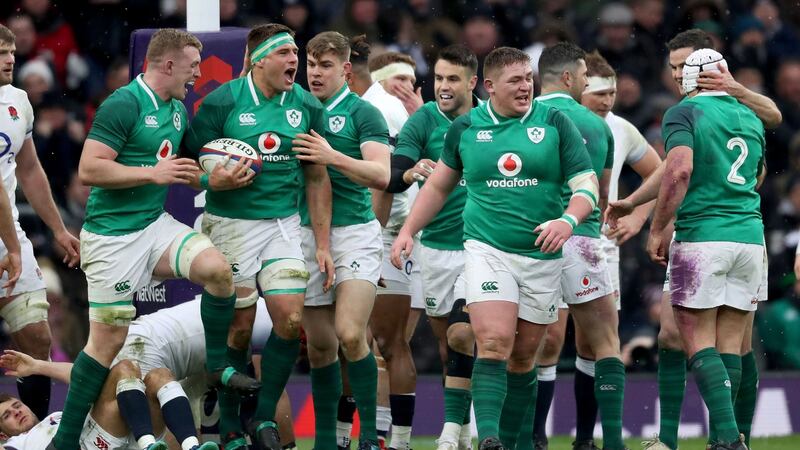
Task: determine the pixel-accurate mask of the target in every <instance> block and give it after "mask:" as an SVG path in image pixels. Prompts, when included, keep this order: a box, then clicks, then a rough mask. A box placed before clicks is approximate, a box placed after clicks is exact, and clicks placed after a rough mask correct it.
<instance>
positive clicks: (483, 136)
mask: <svg viewBox="0 0 800 450" xmlns="http://www.w3.org/2000/svg"><path fill="white" fill-rule="evenodd" d="M475 141H476V142H492V130H481V131H478V134H477V136H476V137H475Z"/></svg>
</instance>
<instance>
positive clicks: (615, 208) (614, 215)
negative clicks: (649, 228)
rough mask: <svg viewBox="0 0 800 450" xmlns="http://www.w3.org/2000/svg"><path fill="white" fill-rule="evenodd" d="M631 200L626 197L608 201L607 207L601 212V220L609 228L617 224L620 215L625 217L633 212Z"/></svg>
mask: <svg viewBox="0 0 800 450" xmlns="http://www.w3.org/2000/svg"><path fill="white" fill-rule="evenodd" d="M633 209H634V206H633V202H631V201H630V200H628V199H622V200H617V201H615V202H610V203H609V204H608V208H606V210H605V212H603V216H604V217H603V221H604V222H605V223H607V224H608V225H609V226H610V227H611V228H614V227H616V226H617V221H618V220H619V219H620V217H625V216H627V215H629V214H630V213H632V212H633Z"/></svg>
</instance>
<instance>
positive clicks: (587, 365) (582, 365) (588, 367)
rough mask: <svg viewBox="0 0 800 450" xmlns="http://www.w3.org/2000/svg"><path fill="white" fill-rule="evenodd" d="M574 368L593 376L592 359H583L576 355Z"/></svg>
mask: <svg viewBox="0 0 800 450" xmlns="http://www.w3.org/2000/svg"><path fill="white" fill-rule="evenodd" d="M575 368H576V369H577V370H580V371H581V372H583V373H585V374H586V375H589V376H590V377H592V378H594V361H592V360H591V359H583V358H581V357H580V356H576V357H575Z"/></svg>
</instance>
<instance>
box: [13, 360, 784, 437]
mask: <svg viewBox="0 0 800 450" xmlns="http://www.w3.org/2000/svg"><path fill="white" fill-rule="evenodd" d="M798 386H800V374H798V373H791V374H773V373H765V374H762V376H761V381H760V385H759V391H758V400H757V402H756V411H755V416H754V417H753V435H754V436H783V435H788V434H797V433H800V408H798V407H797V406H796V405H800V389H798ZM286 389H287V392H288V393H289V397H290V399H291V403H292V413H293V417H294V426H295V434H296V435H297V436H298V437H301V438H303V437H312V436H313V433H314V411H313V404H312V402H311V382H310V380H309V378H308V377H305V376H294V377H292V379H291V380H290V381H289V384H288V386H287V387H286ZM0 392H6V393H8V394H11V395H16V386H15V383H14V378H12V377H4V378H3V380H2V381H0ZM66 393H67V391H66V386H65V385H64V384H61V383H56V386H55V388H54V389H53V395H52V400H51V402H50V405H51V406H50V407H51V409H52V410H53V411H55V410H58V409H60V408H61V407H62V405H63V404H64V398H65V397H66ZM416 397H417V400H416V410H415V414H414V435H416V436H436V435H438V434H439V432H440V431H441V427H442V419H443V417H444V401H443V397H442V385H441V379H440V378H438V377H420V379H419V380H418V383H417V395H416ZM555 398H556V401H554V402H553V406H552V409H551V411H550V416H549V419H548V423H547V431H548V434H549V435H574V429H575V399H574V397H573V388H572V377H571V376H566V375H565V376H560V377H559V378H558V380H557V381H556V390H555ZM658 420H659V417H658V384H657V382H656V379H655V375H654V374H653V375H644V376H631V377H629V378H628V380H627V382H626V385H625V406H624V414H623V434H624V435H625V436H626V437H627V436H644V437H650V436H652V435H654V434H656V433H658ZM472 423H473V424H474V423H475V421H474V420H473V421H472ZM707 424H708V412H707V411H706V409H705V406H704V405H703V401H702V399H701V398H700V394H699V393H698V391H697V387H696V385H695V383H694V381H693V380H692V379H691V376H690V377H689V382H688V383H687V389H686V398H685V399H684V402H683V413H682V415H681V425H680V429H679V434H680V435H681V436H682V437H698V436H705V435H706V434H707V430H708V425H707ZM599 433H600V425H599V423H598V424H597V426H596V428H595V434H596V435H597V436H598V437H599V436H600V434H599ZM798 447H800V445H799V446H798Z"/></svg>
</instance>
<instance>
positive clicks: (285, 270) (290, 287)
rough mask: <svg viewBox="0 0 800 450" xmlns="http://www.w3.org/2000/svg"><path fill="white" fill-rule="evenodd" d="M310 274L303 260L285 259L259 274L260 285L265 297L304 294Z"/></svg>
mask: <svg viewBox="0 0 800 450" xmlns="http://www.w3.org/2000/svg"><path fill="white" fill-rule="evenodd" d="M309 276H310V274H309V273H308V270H307V269H306V263H305V261H303V260H299V259H294V258H284V259H279V260H277V261H274V262H272V263H271V264H269V265H268V266H266V267H264V268H263V269H261V271H260V272H258V276H257V279H258V285H259V286H261V291H262V292H263V294H264V295H281V294H302V293H304V292H305V290H306V285H307V284H308V278H309Z"/></svg>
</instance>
